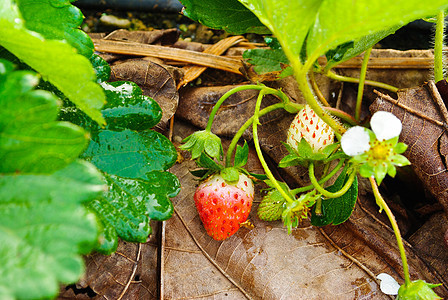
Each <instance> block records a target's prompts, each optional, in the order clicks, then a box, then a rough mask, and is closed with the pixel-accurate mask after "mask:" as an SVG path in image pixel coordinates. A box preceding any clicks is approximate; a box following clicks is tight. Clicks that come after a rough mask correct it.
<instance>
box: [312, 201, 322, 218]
mask: <svg viewBox="0 0 448 300" xmlns="http://www.w3.org/2000/svg"><path fill="white" fill-rule="evenodd" d="M314 213H315V214H316V215H317V216H321V215H322V198H318V199H317V200H316V205H315V206H314Z"/></svg>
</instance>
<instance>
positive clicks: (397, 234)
mask: <svg viewBox="0 0 448 300" xmlns="http://www.w3.org/2000/svg"><path fill="white" fill-rule="evenodd" d="M369 180H370V184H371V186H372V190H373V194H374V196H375V199H376V202H377V203H378V205H380V209H384V211H385V212H386V215H387V217H388V218H389V221H390V223H391V225H392V229H393V230H394V234H395V238H396V240H397V244H398V249H399V251H400V256H401V261H402V262H403V273H404V284H405V286H408V285H409V284H410V283H411V278H410V276H409V267H408V261H407V258H406V253H405V250H404V245H403V239H402V237H401V234H400V229H399V228H398V224H397V221H396V220H395V217H394V215H393V214H392V211H391V210H390V208H389V206H387V204H386V201H384V199H383V197H382V196H381V194H380V191H379V189H378V185H377V184H376V181H375V178H374V177H373V176H372V177H370V178H369Z"/></svg>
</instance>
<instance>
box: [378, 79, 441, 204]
mask: <svg viewBox="0 0 448 300" xmlns="http://www.w3.org/2000/svg"><path fill="white" fill-rule="evenodd" d="M434 89H435V88H431V86H430V85H428V84H425V85H424V86H421V87H417V88H410V89H404V90H400V91H399V92H398V98H397V100H396V101H395V100H394V99H392V98H391V97H390V96H388V95H384V94H380V97H378V98H377V100H376V101H375V102H374V103H373V104H372V105H371V108H370V109H371V111H372V113H374V112H376V111H378V110H385V111H390V112H392V113H393V114H394V115H396V116H397V117H398V118H399V119H400V120H401V122H402V123H403V131H402V133H401V135H400V141H402V142H404V143H405V144H407V145H408V150H407V151H406V152H405V155H406V156H407V157H408V159H409V160H410V162H411V163H412V166H413V168H414V170H415V172H416V174H417V175H418V176H419V177H420V179H421V180H422V182H423V183H424V184H425V186H426V188H427V189H428V190H429V191H430V192H431V193H432V194H433V195H434V196H435V197H436V198H437V199H438V200H439V202H440V203H441V204H442V206H443V207H444V208H445V211H447V212H448V172H447V165H446V162H447V158H446V156H447V155H448V135H447V133H446V130H445V128H444V127H443V126H441V124H440V125H437V124H434V121H436V122H445V123H446V121H445V120H444V118H443V115H442V113H441V110H440V108H439V105H438V104H437V102H436V99H435V98H434V96H433V92H437V91H435V90H434ZM439 97H440V96H439ZM403 105H404V106H405V108H403V107H402V106H403ZM414 111H415V113H414ZM416 113H419V114H421V116H418V115H416ZM425 117H426V118H425Z"/></svg>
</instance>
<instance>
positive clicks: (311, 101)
mask: <svg viewBox="0 0 448 300" xmlns="http://www.w3.org/2000/svg"><path fill="white" fill-rule="evenodd" d="M295 75H296V80H297V83H298V84H299V89H300V91H301V92H302V95H303V97H304V98H305V100H306V102H307V103H308V105H309V106H310V107H311V108H312V109H313V110H314V112H315V113H316V114H317V115H318V116H319V117H320V118H321V119H322V120H323V121H324V122H325V123H327V124H328V125H329V126H330V127H331V128H332V129H333V130H334V132H335V135H336V137H337V138H338V139H340V138H341V135H342V134H343V133H344V132H345V131H346V129H345V128H344V127H343V126H342V125H341V124H339V123H338V122H337V121H336V120H335V119H333V118H332V117H331V116H329V115H328V114H327V113H326V112H324V110H323V109H322V107H321V106H320V105H319V103H318V102H317V100H316V98H315V97H314V94H313V92H312V90H311V87H310V85H309V82H308V80H307V75H306V73H305V72H303V70H302V72H300V71H296V72H295Z"/></svg>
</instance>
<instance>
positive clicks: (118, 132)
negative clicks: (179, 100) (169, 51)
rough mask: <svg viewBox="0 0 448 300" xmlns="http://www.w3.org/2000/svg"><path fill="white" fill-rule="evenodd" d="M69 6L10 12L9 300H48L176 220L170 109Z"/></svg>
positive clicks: (6, 142) (1, 94) (5, 210)
mask: <svg viewBox="0 0 448 300" xmlns="http://www.w3.org/2000/svg"><path fill="white" fill-rule="evenodd" d="M82 19H83V16H82V14H81V12H80V11H79V10H78V9H77V8H76V7H74V6H72V5H71V4H70V1H59V0H39V1H34V0H32V1H30V0H17V1H15V0H4V1H1V2H0V27H1V28H2V30H1V31H0V115H1V118H0V241H1V245H0V253H1V255H0V262H1V266H0V298H1V299H47V298H52V297H55V296H56V295H57V293H58V291H59V284H61V283H62V284H70V283H73V282H76V281H78V280H79V278H80V277H81V276H82V274H83V272H84V263H83V259H82V257H81V255H82V254H88V253H90V252H92V251H99V252H101V253H106V254H108V253H112V252H114V251H115V250H116V248H117V243H118V238H121V239H123V240H126V241H132V242H145V241H146V240H147V239H148V235H149V234H151V232H152V229H151V226H150V223H149V222H150V220H166V219H167V218H169V217H170V216H171V215H172V213H173V207H172V203H171V201H170V198H172V197H174V196H176V195H177V193H178V192H179V189H180V185H179V181H178V179H177V178H176V176H174V175H173V174H171V173H169V172H167V171H166V170H167V169H169V168H170V167H171V166H172V165H173V164H174V163H175V161H176V159H177V153H176V150H175V148H174V146H173V145H172V143H171V142H170V141H169V140H168V139H167V138H166V137H165V136H163V135H162V134H160V133H158V132H156V131H153V130H151V128H152V127H154V126H155V125H156V124H157V123H158V122H159V121H160V119H161V116H162V111H161V109H160V106H159V105H158V104H157V102H155V101H154V100H153V99H152V98H150V97H147V96H144V95H143V94H142V91H141V89H140V88H139V87H138V86H137V85H136V84H134V83H132V82H111V83H108V82H107V80H108V79H109V75H110V68H109V65H108V64H107V63H106V62H105V61H104V60H102V59H101V58H100V57H99V56H97V55H96V54H94V53H93V52H94V48H93V43H92V41H91V39H90V38H89V37H88V36H87V35H86V34H85V33H84V32H82V31H81V30H79V28H78V27H79V26H80V24H81V22H82Z"/></svg>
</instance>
